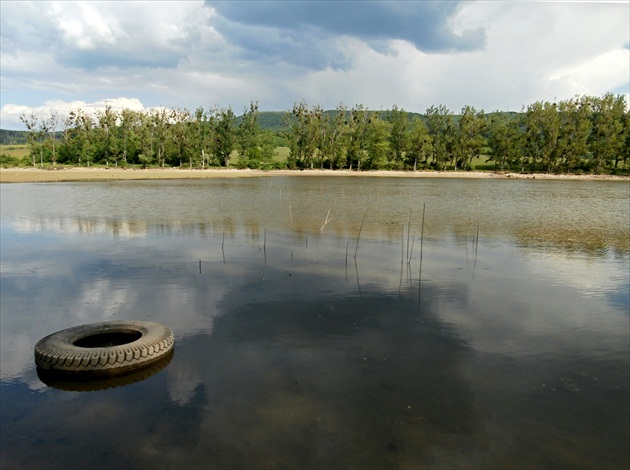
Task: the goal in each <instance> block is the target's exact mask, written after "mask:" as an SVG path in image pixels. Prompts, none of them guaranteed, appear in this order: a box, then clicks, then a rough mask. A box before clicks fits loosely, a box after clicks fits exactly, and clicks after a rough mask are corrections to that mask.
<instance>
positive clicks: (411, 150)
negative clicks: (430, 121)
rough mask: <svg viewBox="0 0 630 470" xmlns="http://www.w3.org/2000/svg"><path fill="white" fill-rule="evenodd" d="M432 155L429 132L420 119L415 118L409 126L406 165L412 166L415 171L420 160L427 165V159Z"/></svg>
mask: <svg viewBox="0 0 630 470" xmlns="http://www.w3.org/2000/svg"><path fill="white" fill-rule="evenodd" d="M432 153H433V143H432V139H431V136H430V135H429V130H428V129H427V126H426V125H425V124H424V122H423V121H422V119H420V118H418V117H415V118H414V120H413V122H412V124H411V132H410V134H409V138H408V140H407V149H406V152H405V160H406V163H407V165H413V171H416V169H417V167H418V163H419V162H420V160H424V163H425V164H426V163H427V159H428V158H429V156H430V155H431V154H432Z"/></svg>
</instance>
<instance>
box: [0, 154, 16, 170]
mask: <svg viewBox="0 0 630 470" xmlns="http://www.w3.org/2000/svg"><path fill="white" fill-rule="evenodd" d="M20 163H21V160H20V159H18V158H16V157H12V156H11V155H9V154H8V153H2V154H0V166H1V167H2V168H8V167H11V166H19V165H20Z"/></svg>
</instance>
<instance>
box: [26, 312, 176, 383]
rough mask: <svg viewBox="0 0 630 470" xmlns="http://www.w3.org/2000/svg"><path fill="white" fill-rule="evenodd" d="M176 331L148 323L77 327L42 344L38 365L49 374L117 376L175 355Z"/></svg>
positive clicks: (125, 322)
mask: <svg viewBox="0 0 630 470" xmlns="http://www.w3.org/2000/svg"><path fill="white" fill-rule="evenodd" d="M174 345H175V339H174V336H173V331H172V330H171V329H170V328H169V327H167V326H165V325H162V324H160V323H154V322H148V321H133V320H125V321H109V322H101V323H91V324H88V325H80V326H75V327H73V328H68V329H66V330H62V331H58V332H57V333H53V334H51V335H49V336H46V337H45V338H43V339H41V340H39V342H38V343H37V344H36V345H35V364H36V365H37V367H39V368H40V369H42V370H44V371H47V372H48V373H52V372H54V373H60V374H81V375H86V376H109V377H111V376H115V375H120V374H127V373H130V372H132V371H135V370H139V369H142V368H145V367H148V366H150V365H151V364H154V363H155V362H157V361H159V360H160V359H162V358H164V357H165V356H166V355H168V354H169V352H171V351H172V349H173V347H174Z"/></svg>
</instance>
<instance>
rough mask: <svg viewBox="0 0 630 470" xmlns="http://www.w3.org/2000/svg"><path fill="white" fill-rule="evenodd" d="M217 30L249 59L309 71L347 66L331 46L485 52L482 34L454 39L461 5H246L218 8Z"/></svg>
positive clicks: (471, 32)
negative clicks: (349, 40)
mask: <svg viewBox="0 0 630 470" xmlns="http://www.w3.org/2000/svg"><path fill="white" fill-rule="evenodd" d="M206 5H208V6H210V7H212V8H214V9H215V10H216V12H217V13H218V15H219V18H215V19H214V20H213V25H214V26H215V28H216V29H217V30H218V31H219V32H220V33H221V34H222V35H223V36H224V37H226V38H227V39H228V40H229V41H230V42H231V43H233V44H235V45H237V46H240V47H241V48H242V49H244V50H245V51H246V54H251V55H253V56H257V55H262V56H264V57H266V58H275V59H279V60H290V61H291V62H292V63H297V64H299V65H306V66H314V67H317V66H322V65H333V66H334V65H335V63H337V64H338V65H339V64H340V65H343V63H344V59H343V58H342V57H340V56H339V55H338V53H336V52H335V51H334V46H331V42H332V41H334V39H335V38H336V37H339V36H351V37H355V38H359V39H361V40H363V41H365V42H367V43H368V44H370V46H371V47H372V48H373V49H374V50H376V51H379V52H383V51H386V50H387V47H386V46H384V43H385V42H386V41H388V40H394V39H398V40H405V41H408V42H410V43H412V44H413V45H414V46H415V47H416V49H418V50H421V51H423V52H462V51H469V50H475V49H479V48H482V47H484V45H485V33H484V31H483V30H482V29H476V30H466V31H464V32H463V33H462V34H456V33H454V32H453V31H452V30H451V28H450V25H449V23H448V18H449V17H450V16H451V15H453V14H455V13H456V12H457V11H458V8H459V2H359V1H341V2H333V1H330V2H327V1H319V2H317V1H303V2H298V1H271V2H270V1H247V2H213V1H208V2H206Z"/></svg>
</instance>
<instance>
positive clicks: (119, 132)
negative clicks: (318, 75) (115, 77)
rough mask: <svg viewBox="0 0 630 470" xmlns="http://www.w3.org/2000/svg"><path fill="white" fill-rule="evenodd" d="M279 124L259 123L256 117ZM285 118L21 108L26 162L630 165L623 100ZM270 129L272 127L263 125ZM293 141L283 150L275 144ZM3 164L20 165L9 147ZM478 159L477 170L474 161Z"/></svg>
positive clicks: (558, 169) (613, 168)
mask: <svg viewBox="0 0 630 470" xmlns="http://www.w3.org/2000/svg"><path fill="white" fill-rule="evenodd" d="M270 114H273V116H271V117H273V119H271V121H273V122H275V123H276V125H275V128H274V129H270V128H267V129H264V130H263V129H262V127H263V126H261V121H262V120H263V119H262V118H261V116H265V120H266V121H269V119H267V118H269V116H268V115H270ZM277 114H278V113H260V112H259V109H258V103H257V102H252V103H251V104H250V106H249V108H247V109H245V110H244V112H243V114H242V115H241V116H236V115H235V114H234V112H233V111H232V109H231V108H230V107H227V108H211V109H204V108H202V107H199V108H197V109H196V110H194V111H189V110H186V109H183V110H181V109H177V110H175V109H166V108H155V109H150V110H147V111H142V112H140V111H133V110H130V109H123V110H122V111H120V112H119V111H115V110H113V109H112V108H111V107H108V108H106V109H105V110H103V111H98V112H97V113H96V114H90V113H88V112H86V111H83V110H76V111H73V112H71V113H70V114H69V115H68V116H60V115H58V114H53V115H50V116H46V117H40V116H36V115H35V114H30V115H22V116H21V120H22V122H23V123H24V125H25V126H26V129H27V137H28V152H27V153H28V160H29V161H28V163H29V164H30V165H32V166H42V167H43V166H44V164H45V163H46V164H52V165H57V164H71V165H84V166H91V165H95V164H99V165H107V166H109V165H112V166H127V165H139V166H142V167H155V166H157V167H165V166H169V167H189V168H207V167H210V166H222V167H227V166H230V165H233V166H237V167H240V168H262V169H273V168H289V169H304V168H329V169H331V170H334V169H344V168H345V169H350V170H414V171H415V170H419V169H435V170H446V169H451V170H471V169H473V168H474V169H481V170H499V171H503V170H505V171H518V172H547V173H596V174H599V173H620V172H628V168H629V165H630V163H629V162H628V157H629V154H630V114H629V112H628V104H627V103H626V100H625V97H624V96H623V95H616V96H615V95H613V94H606V95H603V96H601V97H594V96H582V97H576V98H573V99H569V100H564V101H559V102H557V103H550V102H542V101H538V102H535V103H533V104H530V105H528V106H526V107H524V109H523V112H522V113H506V112H493V113H489V114H486V113H484V111H478V110H476V109H475V108H473V107H471V106H465V107H464V108H463V109H462V110H461V112H460V114H458V115H455V114H453V113H452V112H451V111H450V110H449V109H447V108H446V107H445V106H443V105H440V106H431V107H430V108H428V109H427V110H426V112H425V114H424V115H419V114H414V113H408V112H406V111H405V110H404V109H402V108H398V107H397V106H393V108H392V109H391V110H388V111H372V110H369V109H367V108H366V107H364V106H363V105H361V104H357V105H355V106H353V107H350V108H348V107H346V106H344V105H341V104H340V105H339V106H338V107H337V109H336V110H332V111H325V110H324V109H323V108H322V107H321V106H318V105H316V106H312V107H309V106H308V105H307V103H305V102H303V101H302V102H299V103H296V104H295V105H294V106H293V108H292V109H291V110H290V111H288V112H287V113H285V114H284V116H283V120H282V125H281V126H278V125H277V121H278V115H277ZM265 127H269V126H265ZM281 147H286V148H288V155H286V156H285V155H281V152H279V150H278V149H279V148H281ZM1 158H2V161H1V162H0V164H1V165H2V166H11V165H17V164H19V163H21V162H20V160H19V159H18V158H17V157H16V156H14V155H10V154H9V153H4V152H3V153H2V155H1ZM475 164H476V165H475Z"/></svg>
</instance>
